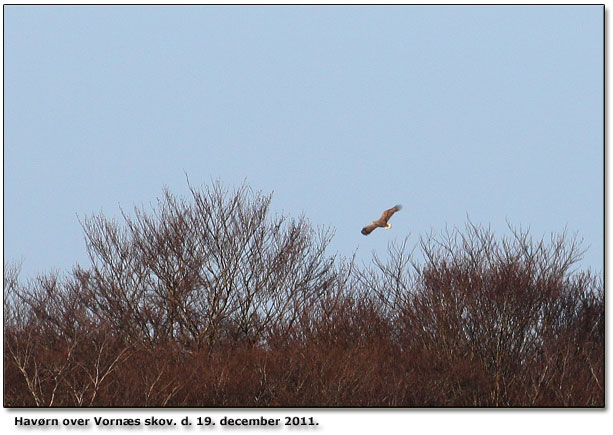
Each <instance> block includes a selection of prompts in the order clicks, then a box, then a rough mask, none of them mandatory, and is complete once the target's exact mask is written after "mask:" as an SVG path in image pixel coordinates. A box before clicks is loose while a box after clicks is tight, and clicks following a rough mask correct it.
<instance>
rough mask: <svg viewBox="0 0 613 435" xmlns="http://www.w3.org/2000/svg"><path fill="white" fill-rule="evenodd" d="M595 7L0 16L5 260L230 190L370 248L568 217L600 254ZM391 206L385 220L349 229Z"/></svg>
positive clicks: (338, 243)
mask: <svg viewBox="0 0 613 435" xmlns="http://www.w3.org/2000/svg"><path fill="white" fill-rule="evenodd" d="M603 13H604V11H603V7H602V6H580V7H579V6H493V7H492V6H489V7H488V6H477V7H475V6H456V7H452V6H429V7H426V6H398V7H392V6H384V7H372V6H357V7H355V6H354V7H341V6H319V7H315V6H313V7H306V6H297V7H279V6H269V7H261V6H260V7H244V6H229V7H213V6H200V7H186V6H181V7H156V6H150V7H136V6H131V7H127V6H123V7H121V6H120V7H110V6H104V7H103V6H97V7H94V6H87V7H83V6H81V7H67V6H38V7H31V6H5V7H4V14H5V15H4V25H5V27H4V38H5V39H4V62H5V63H4V74H5V75H4V92H5V93H4V116H5V118H4V122H5V123H4V254H5V259H8V260H12V259H23V273H24V274H25V275H26V276H33V275H34V274H36V273H38V272H46V271H49V270H52V269H58V270H62V271H63V270H69V269H70V268H71V267H72V265H73V264H75V263H76V262H80V263H86V255H85V248H84V243H83V238H82V231H81V228H80V226H79V223H78V221H77V215H79V216H86V215H91V214H92V213H97V212H99V211H102V212H103V213H104V214H105V215H107V216H108V217H113V216H119V207H120V206H121V207H122V208H124V209H130V208H131V207H132V206H133V205H134V204H136V205H147V204H149V203H154V202H155V198H156V197H157V196H159V195H160V194H161V192H162V189H163V187H164V186H168V187H169V188H170V189H171V190H172V191H174V192H175V193H177V194H186V193H187V186H186V182H185V176H184V172H185V171H186V172H187V173H188V174H189V176H190V181H191V182H192V184H195V185H199V184H203V183H210V181H211V180H215V179H219V180H221V181H222V182H223V183H224V184H226V185H228V186H238V185H240V184H241V183H242V182H243V180H245V179H246V180H247V182H248V183H249V185H251V186H252V187H253V188H254V189H257V190H262V191H264V192H270V191H274V197H273V203H272V207H273V211H274V212H282V213H285V214H289V215H291V216H295V217H298V216H299V215H301V214H304V215H305V216H306V217H308V218H309V219H310V220H311V222H312V223H313V224H314V225H324V226H331V227H334V228H335V229H336V235H335V237H334V239H333V241H332V244H331V246H330V252H331V253H333V252H336V251H338V252H339V253H340V254H342V255H350V254H351V253H352V252H353V251H354V250H356V249H357V253H358V257H359V258H360V259H368V258H369V257H370V254H371V252H372V251H373V250H375V251H376V252H377V253H380V254H383V253H384V251H385V248H386V246H387V244H388V242H390V241H391V240H394V239H396V240H401V239H402V238H403V237H404V236H406V235H407V234H408V233H410V234H411V239H410V240H411V241H412V242H416V241H417V238H418V236H419V235H420V234H425V233H428V232H430V231H431V230H433V231H441V230H443V229H444V227H445V225H449V226H451V227H453V226H463V225H464V224H465V223H466V218H467V215H468V216H469V217H470V219H471V220H472V221H473V222H474V223H478V224H485V225H491V228H492V229H493V230H494V231H495V232H496V233H497V234H498V235H501V236H502V235H504V234H508V229H507V226H506V225H507V224H506V221H507V220H508V221H509V222H511V223H513V224H515V225H518V226H519V225H522V226H524V227H525V226H530V227H531V230H532V234H533V235H534V236H535V237H540V236H542V235H544V234H549V233H551V232H557V231H560V230H562V229H563V228H564V227H565V226H566V227H567V228H568V230H569V231H570V232H574V231H577V232H578V233H579V235H580V236H581V237H583V238H584V239H585V244H586V246H587V245H589V246H590V249H589V251H588V253H587V254H586V257H585V260H584V262H583V263H582V265H583V266H585V267H591V268H593V269H596V270H598V271H600V270H602V262H603V106H602V104H603ZM396 203H402V204H403V205H404V209H403V210H402V211H401V212H400V213H398V214H396V215H395V216H394V217H393V220H392V224H393V229H392V230H390V231H382V230H378V231H375V232H374V233H373V234H371V235H370V236H368V237H364V236H362V235H361V234H360V229H361V227H362V226H363V225H364V224H367V223H369V221H370V220H372V219H375V218H377V217H378V216H379V214H380V212H381V210H382V209H384V208H387V207H391V206H392V205H394V204H396Z"/></svg>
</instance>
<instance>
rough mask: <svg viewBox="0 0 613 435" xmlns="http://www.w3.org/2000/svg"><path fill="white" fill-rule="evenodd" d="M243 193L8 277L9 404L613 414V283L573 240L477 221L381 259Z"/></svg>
mask: <svg viewBox="0 0 613 435" xmlns="http://www.w3.org/2000/svg"><path fill="white" fill-rule="evenodd" d="M269 204H270V196H266V195H262V194H260V193H254V192H252V191H251V190H250V189H249V188H248V187H246V186H242V187H241V188H239V189H238V190H236V191H232V192H230V191H227V190H225V189H224V188H222V186H220V185H219V184H216V185H214V186H213V187H211V188H204V189H195V188H191V198H189V200H187V199H181V198H177V197H175V196H173V195H172V194H170V193H169V192H165V194H164V196H163V197H162V198H161V199H160V200H159V202H158V204H157V206H156V207H155V208H154V210H152V211H149V212H147V211H145V210H143V209H135V210H134V212H133V213H130V214H124V216H123V222H122V223H117V222H115V221H112V220H109V219H107V218H105V217H104V216H101V215H100V216H94V217H91V218H88V219H85V220H84V221H83V222H82V226H83V229H84V234H85V240H86V244H87V250H88V253H89V256H90V259H91V261H90V264H89V265H88V266H87V267H84V266H83V267H76V268H75V269H74V270H73V271H72V272H71V273H68V274H65V275H58V274H49V275H44V276H40V277H38V278H37V279H34V280H30V281H28V282H27V283H22V282H21V281H20V279H19V276H18V275H19V268H18V267H17V266H15V265H11V264H8V265H5V271H4V405H5V406H9V407H14V406H241V407H252V406H284V407H286V406H343V407H346V406H384V407H386V406H403V407H429V406H444V407H447V406H454V407H458V406H555V407H565V406H573V407H579V406H581V407H582V406H592V407H594V406H596V407H599V406H604V396H605V393H604V300H603V283H602V279H601V278H600V277H599V276H595V275H593V274H591V273H590V272H582V271H576V270H573V269H572V268H573V266H574V265H575V264H576V262H577V260H578V259H579V257H580V255H581V251H580V246H579V244H578V243H577V242H576V241H575V239H574V238H569V237H568V236H567V235H566V234H561V235H558V236H554V237H552V239H551V240H549V241H547V242H546V241H545V240H536V241H534V240H532V239H531V238H530V237H529V234H528V233H527V232H526V231H522V230H516V231H514V232H513V236H512V237H510V238H504V239H500V240H499V239H496V238H495V237H494V235H493V234H492V233H491V231H489V230H488V229H487V228H482V227H478V226H475V225H472V224H469V225H467V227H466V228H465V229H464V230H463V231H459V230H453V231H449V232H447V233H446V234H444V235H442V236H438V237H433V236H429V237H423V238H421V240H420V242H419V244H418V246H416V247H415V248H416V249H417V250H418V251H417V252H418V253H420V254H421V257H422V258H423V260H421V261H419V262H416V261H414V260H413V257H412V255H411V254H412V250H411V249H409V246H408V243H407V240H405V241H404V242H402V243H400V244H394V243H392V244H390V247H389V251H388V253H387V255H386V256H385V257H383V258H382V257H380V256H375V257H374V258H373V262H372V264H370V265H364V266H357V265H356V264H354V262H353V261H350V260H347V259H343V258H338V257H336V256H330V255H329V254H328V253H327V252H326V248H327V247H328V244H329V242H330V239H331V232H330V231H325V230H315V229H314V228H313V227H312V226H311V225H310V224H309V223H308V222H307V221H306V220H305V219H298V220H296V219H290V218H288V217H285V216H271V213H270V211H269Z"/></svg>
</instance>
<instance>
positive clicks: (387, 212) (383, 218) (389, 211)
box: [377, 204, 402, 226]
mask: <svg viewBox="0 0 613 435" xmlns="http://www.w3.org/2000/svg"><path fill="white" fill-rule="evenodd" d="M401 208H402V206H401V205H400V204H396V205H395V206H393V207H392V208H388V209H387V210H385V211H384V212H383V214H382V215H381V217H380V218H379V220H378V221H377V222H378V223H381V224H382V225H383V226H385V225H386V224H387V221H388V220H389V219H390V218H391V217H392V215H393V214H394V213H396V212H397V211H398V210H400V209H401Z"/></svg>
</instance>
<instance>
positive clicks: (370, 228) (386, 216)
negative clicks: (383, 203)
mask: <svg viewBox="0 0 613 435" xmlns="http://www.w3.org/2000/svg"><path fill="white" fill-rule="evenodd" d="M401 208H402V206H401V205H400V204H397V205H395V206H393V207H392V208H390V209H387V210H385V211H384V212H383V214H382V215H381V217H380V218H379V220H376V221H372V224H370V225H366V226H365V227H364V228H362V234H364V235H365V236H367V235H369V234H370V233H372V232H373V230H374V229H375V228H377V227H381V228H385V229H387V230H389V229H390V228H391V227H392V224H388V223H387V221H388V220H389V219H390V218H391V217H392V215H393V214H394V213H396V212H397V211H398V210H400V209H401Z"/></svg>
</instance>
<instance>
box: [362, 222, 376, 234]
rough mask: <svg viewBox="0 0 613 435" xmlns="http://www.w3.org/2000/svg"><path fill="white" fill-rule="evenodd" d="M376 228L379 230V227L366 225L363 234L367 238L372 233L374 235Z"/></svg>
mask: <svg viewBox="0 0 613 435" xmlns="http://www.w3.org/2000/svg"><path fill="white" fill-rule="evenodd" d="M375 228H377V225H375V224H370V225H366V226H365V227H364V228H362V234H364V235H365V236H367V235H369V234H370V233H372V232H373V231H374V230H375Z"/></svg>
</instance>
